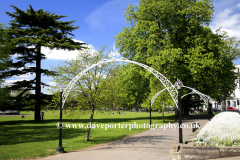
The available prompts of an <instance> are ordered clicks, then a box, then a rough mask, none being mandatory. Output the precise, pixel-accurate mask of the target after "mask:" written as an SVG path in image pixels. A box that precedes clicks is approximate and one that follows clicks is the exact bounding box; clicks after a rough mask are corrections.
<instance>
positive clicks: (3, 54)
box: [0, 23, 13, 110]
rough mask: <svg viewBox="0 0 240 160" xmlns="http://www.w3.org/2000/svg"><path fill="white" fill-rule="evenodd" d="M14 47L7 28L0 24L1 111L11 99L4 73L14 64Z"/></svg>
mask: <svg viewBox="0 0 240 160" xmlns="http://www.w3.org/2000/svg"><path fill="white" fill-rule="evenodd" d="M12 48H13V45H12V44H11V43H10V42H9V41H8V36H7V34H6V28H5V26H4V25H3V24H2V23H0V110H4V106H5V103H6V102H7V101H8V100H9V98H10V90H9V88H8V87H7V85H6V83H5V81H4V77H5V74H4V72H5V71H6V70H8V69H9V68H10V64H11V62H12V60H11V57H10V55H9V54H10V51H11V49H12Z"/></svg>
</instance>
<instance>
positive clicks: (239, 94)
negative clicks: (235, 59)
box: [226, 65, 240, 110]
mask: <svg viewBox="0 0 240 160" xmlns="http://www.w3.org/2000/svg"><path fill="white" fill-rule="evenodd" d="M234 71H235V72H236V73H238V79H236V81H235V83H236V84H237V86H236V88H235V91H234V92H233V93H232V95H231V97H232V98H231V99H228V100H226V107H234V108H237V109H238V110H240V86H239V85H240V65H236V69H235V70H234Z"/></svg>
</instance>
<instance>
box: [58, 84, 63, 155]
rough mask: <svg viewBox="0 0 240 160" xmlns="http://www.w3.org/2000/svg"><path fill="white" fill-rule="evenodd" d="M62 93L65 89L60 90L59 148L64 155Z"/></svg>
mask: <svg viewBox="0 0 240 160" xmlns="http://www.w3.org/2000/svg"><path fill="white" fill-rule="evenodd" d="M62 93H63V89H62V88H60V96H61V97H60V122H59V146H58V148H57V152H59V153H63V152H64V148H63V147H62Z"/></svg>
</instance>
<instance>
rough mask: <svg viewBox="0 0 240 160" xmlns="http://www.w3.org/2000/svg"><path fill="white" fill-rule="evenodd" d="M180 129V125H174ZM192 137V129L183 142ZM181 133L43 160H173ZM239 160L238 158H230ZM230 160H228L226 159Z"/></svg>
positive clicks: (147, 135)
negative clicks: (174, 148)
mask: <svg viewBox="0 0 240 160" xmlns="http://www.w3.org/2000/svg"><path fill="white" fill-rule="evenodd" d="M208 121H209V119H208V118H207V117H205V116H201V115H195V116H194V118H191V119H187V120H183V124H185V125H188V126H190V125H191V124H192V123H195V122H198V123H200V126H201V127H202V126H204V125H205V124H206V123H207V122H208ZM172 124H176V125H178V123H172ZM191 133H192V129H190V128H183V138H186V137H187V136H188V135H190V134H191ZM178 135H179V130H178V129H172V128H168V129H165V130H164V129H162V128H157V129H155V130H146V131H144V132H142V133H139V134H135V135H132V136H129V137H125V138H122V139H120V140H116V141H113V142H110V143H107V144H102V145H97V146H95V147H90V148H87V149H84V150H81V151H74V152H69V153H64V154H58V155H53V156H49V157H46V158H42V160H66V159H67V160H76V159H85V160H113V159H114V160H146V159H148V160H156V159H162V160H171V155H170V145H171V144H175V143H178V141H179V136H178ZM230 159H231V160H235V159H234V158H230ZM224 160H227V159H224Z"/></svg>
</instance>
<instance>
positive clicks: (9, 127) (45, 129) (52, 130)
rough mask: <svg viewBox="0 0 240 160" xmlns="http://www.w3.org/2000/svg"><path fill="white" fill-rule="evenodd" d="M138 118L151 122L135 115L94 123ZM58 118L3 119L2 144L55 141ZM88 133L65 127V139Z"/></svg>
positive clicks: (98, 140) (96, 140) (101, 140)
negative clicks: (37, 119) (38, 120)
mask: <svg viewBox="0 0 240 160" xmlns="http://www.w3.org/2000/svg"><path fill="white" fill-rule="evenodd" d="M174 118H175V116H174V115H171V116H170V115H169V116H166V117H165V121H166V122H167V123H168V121H171V120H173V119H174ZM152 119H153V120H161V117H152ZM138 120H146V122H149V117H134V118H104V119H94V120H93V123H124V122H134V121H138ZM88 122H89V119H75V120H68V119H63V123H78V124H80V123H85V124H87V123H88ZM57 123H58V120H57V119H46V120H43V121H40V122H35V121H34V120H17V121H16V120H15V121H14V120H13V121H3V122H0V128H1V130H0V146H1V145H14V144H20V143H28V142H41V141H54V140H58V139H59V129H58V128H57V126H56V124H57ZM85 134H86V129H81V128H68V129H64V128H63V134H62V136H63V137H62V138H63V139H72V138H75V137H79V136H82V137H84V136H85ZM124 136H125V135H122V136H118V137H116V136H114V135H112V136H108V137H107V138H104V137H95V138H94V139H93V140H91V138H90V141H89V142H90V143H93V144H99V143H104V142H108V141H111V140H115V139H119V138H122V137H124Z"/></svg>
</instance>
